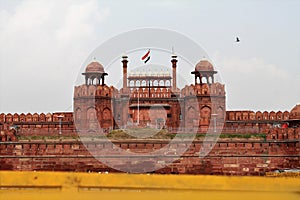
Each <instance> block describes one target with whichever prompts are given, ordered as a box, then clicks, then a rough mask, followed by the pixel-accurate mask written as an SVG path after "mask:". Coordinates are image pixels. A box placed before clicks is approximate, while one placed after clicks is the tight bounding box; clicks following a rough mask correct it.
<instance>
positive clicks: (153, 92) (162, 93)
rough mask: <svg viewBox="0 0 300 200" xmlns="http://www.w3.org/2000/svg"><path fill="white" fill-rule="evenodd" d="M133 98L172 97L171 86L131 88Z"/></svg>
mask: <svg viewBox="0 0 300 200" xmlns="http://www.w3.org/2000/svg"><path fill="white" fill-rule="evenodd" d="M130 93H131V98H170V97H171V94H172V91H171V89H170V88H151V89H150V90H149V88H138V89H131V92H130Z"/></svg>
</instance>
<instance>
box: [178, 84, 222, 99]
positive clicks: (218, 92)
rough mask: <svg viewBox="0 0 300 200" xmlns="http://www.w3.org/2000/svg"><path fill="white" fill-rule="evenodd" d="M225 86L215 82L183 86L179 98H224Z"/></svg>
mask: <svg viewBox="0 0 300 200" xmlns="http://www.w3.org/2000/svg"><path fill="white" fill-rule="evenodd" d="M225 94H226V93H225V85H223V84H221V83H219V82H217V83H212V84H206V83H204V84H196V85H193V84H192V85H189V86H185V87H184V88H183V89H182V90H181V96H182V97H185V96H191V95H195V96H199V95H208V96H225Z"/></svg>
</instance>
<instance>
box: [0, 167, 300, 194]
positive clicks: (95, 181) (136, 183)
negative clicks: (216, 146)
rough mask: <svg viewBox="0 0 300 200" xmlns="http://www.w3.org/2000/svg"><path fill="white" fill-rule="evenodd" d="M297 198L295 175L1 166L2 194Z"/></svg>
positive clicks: (299, 189) (299, 179) (299, 181)
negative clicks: (37, 169)
mask: <svg viewBox="0 0 300 200" xmlns="http://www.w3.org/2000/svg"><path fill="white" fill-rule="evenodd" d="M68 198H72V200H76V199H109V200H111V199H118V200H120V199H130V200H135V199H136V200H145V199H155V200H160V199H172V200H174V199H188V200H189V199H222V200H224V199H230V200H233V199H239V200H241V198H242V200H247V199H251V200H257V199H272V200H277V199H289V200H292V199H297V200H299V199H300V177H253V176H251V177H246V176H243V177H239V176H202V175H201V176H199V175H156V174H155V175H147V174H97V173H69V172H16V171H0V200H4V199H5V200H6V199H28V200H29V199H30V200H34V199H51V200H54V199H55V200H56V199H64V200H68Z"/></svg>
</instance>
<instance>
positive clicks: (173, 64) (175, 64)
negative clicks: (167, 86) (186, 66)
mask: <svg viewBox="0 0 300 200" xmlns="http://www.w3.org/2000/svg"><path fill="white" fill-rule="evenodd" d="M176 58H177V56H176V55H172V60H171V62H172V72H173V74H172V78H173V83H172V90H173V92H175V91H176V88H177V86H176V67H177V59H176Z"/></svg>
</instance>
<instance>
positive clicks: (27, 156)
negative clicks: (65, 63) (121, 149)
mask: <svg viewBox="0 0 300 200" xmlns="http://www.w3.org/2000/svg"><path fill="white" fill-rule="evenodd" d="M228 157H230V158H262V157H263V158H265V157H267V158H300V155H208V156H204V157H202V156H199V155H188V156H187V155H181V156H179V155H161V156H160V155H95V156H87V155H44V156H36V155H34V156H30V155H24V156H22V155H20V156H9V155H8V156H5V155H1V156H0V159H5V158H14V159H18V158H228Z"/></svg>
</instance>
